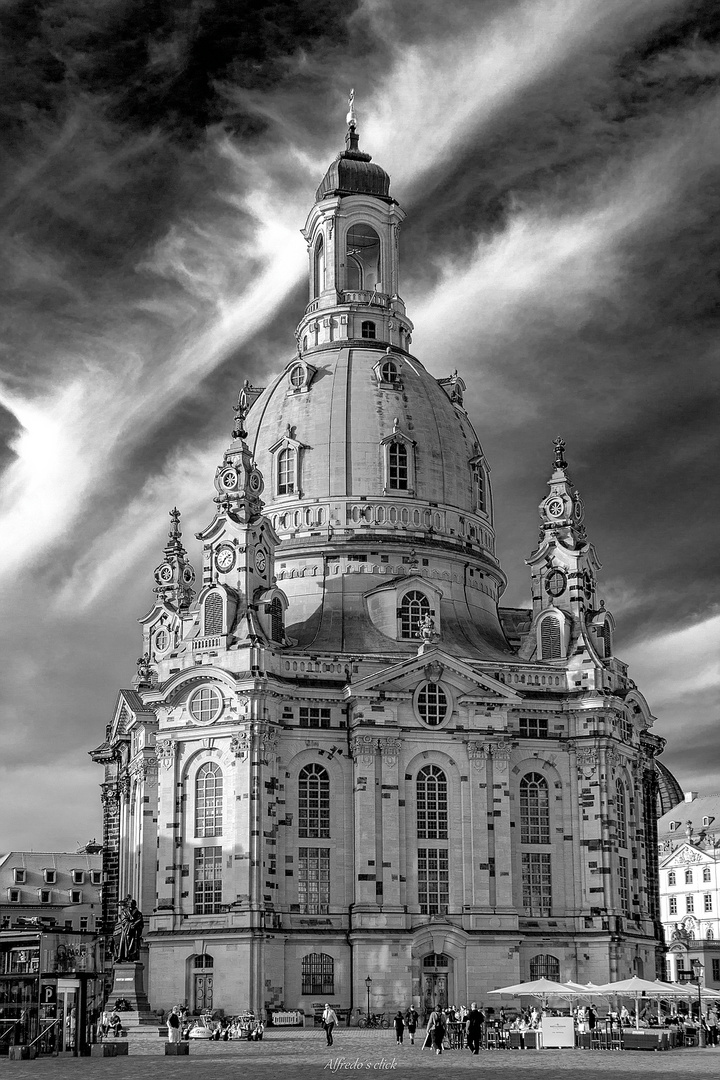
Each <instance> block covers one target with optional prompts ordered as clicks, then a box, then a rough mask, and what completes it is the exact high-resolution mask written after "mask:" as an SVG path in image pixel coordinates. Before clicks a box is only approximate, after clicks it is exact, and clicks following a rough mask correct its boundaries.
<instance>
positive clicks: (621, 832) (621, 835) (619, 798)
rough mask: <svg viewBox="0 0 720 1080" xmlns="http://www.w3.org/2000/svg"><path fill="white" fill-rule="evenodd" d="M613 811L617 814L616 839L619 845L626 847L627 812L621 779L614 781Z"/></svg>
mask: <svg viewBox="0 0 720 1080" xmlns="http://www.w3.org/2000/svg"><path fill="white" fill-rule="evenodd" d="M615 804H616V805H615V811H616V815H617V839H618V844H619V845H620V847H627V840H628V837H627V812H626V807H625V785H624V784H623V782H622V780H617V781H616V783H615Z"/></svg>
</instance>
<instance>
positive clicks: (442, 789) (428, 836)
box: [416, 765, 448, 840]
mask: <svg viewBox="0 0 720 1080" xmlns="http://www.w3.org/2000/svg"><path fill="white" fill-rule="evenodd" d="M416 798H417V835H418V840H447V838H448V792H447V777H446V776H445V773H444V772H443V771H442V769H440V768H438V766H437V765H425V766H424V767H423V768H422V769H421V770H420V772H419V773H418V775H417V785H416Z"/></svg>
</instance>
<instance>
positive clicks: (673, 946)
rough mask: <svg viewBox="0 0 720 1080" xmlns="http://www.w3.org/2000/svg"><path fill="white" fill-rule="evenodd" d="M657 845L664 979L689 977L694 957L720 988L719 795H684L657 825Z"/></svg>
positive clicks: (709, 981)
mask: <svg viewBox="0 0 720 1080" xmlns="http://www.w3.org/2000/svg"><path fill="white" fill-rule="evenodd" d="M658 846H659V855H660V917H661V919H662V925H663V930H664V933H665V943H666V949H667V952H666V968H667V970H666V974H667V977H668V978H670V979H672V981H673V982H676V981H678V980H680V981H682V980H683V979H685V980H688V979H690V977H691V975H692V961H693V960H694V959H697V960H699V961H700V962H701V964H702V965H703V967H704V973H703V979H704V982H705V984H706V985H707V986H711V987H713V988H715V989H720V795H698V793H697V792H696V791H686V792H685V795H684V799H683V801H681V802H677V803H676V804H675V805H674V806H673V807H672V808H671V809H670V810H669V811H668V812H667V813H665V814H663V816H662V817H661V818H660V820H659V821H658Z"/></svg>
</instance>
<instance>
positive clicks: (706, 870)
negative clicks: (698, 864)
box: [703, 866, 710, 881]
mask: <svg viewBox="0 0 720 1080" xmlns="http://www.w3.org/2000/svg"><path fill="white" fill-rule="evenodd" d="M703 881H710V867H709V866H704V867H703Z"/></svg>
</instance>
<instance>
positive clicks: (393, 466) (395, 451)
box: [388, 442, 410, 491]
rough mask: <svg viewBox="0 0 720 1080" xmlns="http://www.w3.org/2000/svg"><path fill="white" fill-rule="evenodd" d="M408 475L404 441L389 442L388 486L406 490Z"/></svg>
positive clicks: (397, 489)
mask: <svg viewBox="0 0 720 1080" xmlns="http://www.w3.org/2000/svg"><path fill="white" fill-rule="evenodd" d="M409 475H410V470H409V466H408V450H407V446H406V445H405V443H401V442H391V443H390V445H389V447H388V488H390V489H391V490H392V491H407V490H408V487H409V484H408V477H409Z"/></svg>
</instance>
